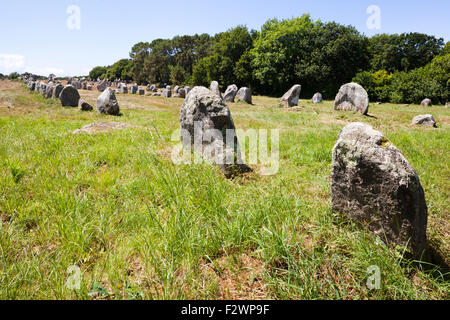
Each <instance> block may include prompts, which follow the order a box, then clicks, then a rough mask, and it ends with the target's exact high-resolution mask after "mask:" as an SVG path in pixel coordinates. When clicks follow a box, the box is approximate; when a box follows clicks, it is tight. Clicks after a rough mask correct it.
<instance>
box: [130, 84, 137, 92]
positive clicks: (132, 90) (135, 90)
mask: <svg viewBox="0 0 450 320" xmlns="http://www.w3.org/2000/svg"><path fill="white" fill-rule="evenodd" d="M137 91H138V86H137V84H134V85H131V86H130V93H131V94H136V93H137Z"/></svg>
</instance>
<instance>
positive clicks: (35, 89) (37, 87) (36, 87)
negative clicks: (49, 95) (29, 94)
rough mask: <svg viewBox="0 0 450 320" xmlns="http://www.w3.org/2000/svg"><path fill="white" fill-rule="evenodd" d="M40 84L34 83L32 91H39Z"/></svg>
mask: <svg viewBox="0 0 450 320" xmlns="http://www.w3.org/2000/svg"><path fill="white" fill-rule="evenodd" d="M40 86H41V83H40V82H36V85H35V86H34V91H36V92H39V91H40Z"/></svg>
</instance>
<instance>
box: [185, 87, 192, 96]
mask: <svg viewBox="0 0 450 320" xmlns="http://www.w3.org/2000/svg"><path fill="white" fill-rule="evenodd" d="M184 90H185V91H186V97H187V95H188V94H189V92H190V91H191V87H184Z"/></svg>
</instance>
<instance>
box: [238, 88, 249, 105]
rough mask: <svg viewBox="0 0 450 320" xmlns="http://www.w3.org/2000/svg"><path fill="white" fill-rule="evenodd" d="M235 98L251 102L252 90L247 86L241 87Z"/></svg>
mask: <svg viewBox="0 0 450 320" xmlns="http://www.w3.org/2000/svg"><path fill="white" fill-rule="evenodd" d="M236 98H237V100H238V101H243V102H247V103H248V104H252V103H253V102H252V91H251V90H250V89H249V88H247V87H242V88H240V89H239V91H238V92H237V94H236Z"/></svg>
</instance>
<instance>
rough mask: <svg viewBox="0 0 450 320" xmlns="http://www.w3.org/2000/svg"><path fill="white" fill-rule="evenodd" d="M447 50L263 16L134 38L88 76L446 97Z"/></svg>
mask: <svg viewBox="0 0 450 320" xmlns="http://www.w3.org/2000/svg"><path fill="white" fill-rule="evenodd" d="M449 75H450V52H449V44H448V43H447V44H446V45H445V43H444V40H443V39H441V38H436V37H434V36H431V35H426V34H421V33H403V34H380V35H376V36H373V37H366V36H365V35H363V34H361V33H360V32H358V30H356V28H354V27H353V26H345V25H342V24H339V23H336V22H327V23H325V22H322V21H320V20H318V21H313V20H312V19H311V17H310V16H309V15H303V16H301V17H297V18H292V19H283V20H278V19H270V20H268V21H267V22H266V23H265V24H264V25H263V26H262V28H261V30H260V31H256V30H249V29H248V28H247V27H246V26H242V25H241V26H237V27H235V28H232V29H229V30H228V31H226V32H222V33H219V34H216V35H214V36H211V35H208V34H201V35H198V34H196V35H193V36H189V35H185V36H176V37H174V38H172V39H156V40H154V41H152V42H140V43H137V44H135V45H134V46H133V47H132V48H131V52H130V57H129V58H128V59H122V60H120V61H118V62H116V63H114V64H113V65H112V66H107V67H102V66H99V67H96V68H94V69H93V70H92V71H91V72H90V74H89V77H90V78H93V79H97V78H98V77H100V78H108V79H118V78H120V79H122V80H129V81H134V82H137V83H138V84H140V85H145V84H157V85H161V86H163V85H167V84H177V85H191V86H194V85H204V86H209V84H210V83H211V81H213V80H216V81H218V82H219V84H220V85H221V89H222V90H223V91H224V90H225V89H226V87H227V86H228V85H230V84H236V85H237V86H240V87H241V86H246V87H249V88H251V89H252V92H253V93H255V94H261V95H270V96H280V95H282V94H283V93H284V92H286V91H287V90H288V89H289V88H290V87H291V86H292V85H293V84H297V83H298V84H301V85H302V97H303V98H310V97H311V96H312V95H313V94H314V93H315V92H321V93H322V94H323V96H324V97H325V98H334V96H335V95H336V92H337V91H338V90H339V87H340V86H341V85H342V84H345V83H347V82H350V81H355V82H358V83H360V84H361V85H363V86H364V87H365V88H366V89H367V90H368V93H369V95H370V98H371V100H372V101H392V102H396V103H401V102H403V103H418V102H420V101H421V99H423V98H425V97H427V98H430V99H432V100H433V102H434V103H445V102H447V101H448V96H449V86H450V81H449Z"/></svg>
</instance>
